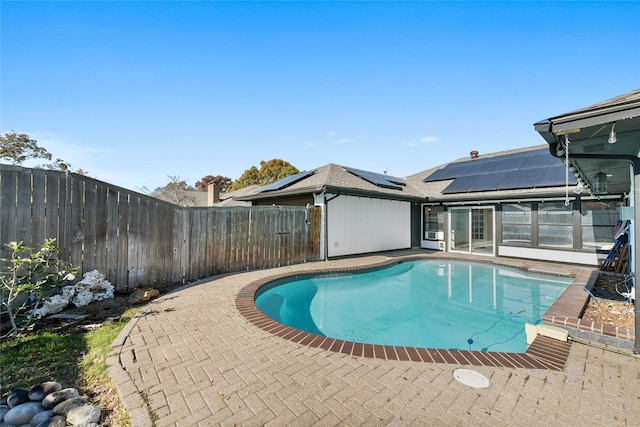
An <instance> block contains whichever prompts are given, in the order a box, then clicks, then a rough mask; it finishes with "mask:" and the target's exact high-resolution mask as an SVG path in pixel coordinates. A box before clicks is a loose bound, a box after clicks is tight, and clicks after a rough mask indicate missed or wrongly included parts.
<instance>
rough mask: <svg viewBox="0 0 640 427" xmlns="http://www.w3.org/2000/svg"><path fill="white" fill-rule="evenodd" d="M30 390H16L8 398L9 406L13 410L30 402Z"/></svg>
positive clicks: (20, 388)
mask: <svg viewBox="0 0 640 427" xmlns="http://www.w3.org/2000/svg"><path fill="white" fill-rule="evenodd" d="M29 401H30V399H29V389H28V388H22V387H19V388H14V389H13V390H11V392H10V393H9V396H7V406H8V407H9V408H13V407H15V406H18V405H21V404H23V403H26V402H29Z"/></svg>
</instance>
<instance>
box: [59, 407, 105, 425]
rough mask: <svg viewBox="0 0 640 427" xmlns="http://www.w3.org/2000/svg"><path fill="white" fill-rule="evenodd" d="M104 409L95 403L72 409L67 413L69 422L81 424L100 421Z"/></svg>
mask: <svg viewBox="0 0 640 427" xmlns="http://www.w3.org/2000/svg"><path fill="white" fill-rule="evenodd" d="M100 415H102V411H100V408H98V407H97V406H93V405H84V406H79V407H77V408H73V409H71V410H70V411H69V412H68V413H67V423H69V424H71V425H72V426H81V425H87V424H91V423H97V422H98V421H100Z"/></svg>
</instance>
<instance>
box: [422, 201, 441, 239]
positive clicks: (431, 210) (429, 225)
mask: <svg viewBox="0 0 640 427" xmlns="http://www.w3.org/2000/svg"><path fill="white" fill-rule="evenodd" d="M423 230H424V238H425V239H426V238H427V232H428V231H440V232H443V231H444V208H443V207H442V206H425V207H424V229H423Z"/></svg>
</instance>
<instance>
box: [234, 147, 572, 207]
mask: <svg viewBox="0 0 640 427" xmlns="http://www.w3.org/2000/svg"><path fill="white" fill-rule="evenodd" d="M545 147H548V146H547V145H546V144H543V145H536V146H534V147H525V148H518V149H514V150H507V151H502V152H498V153H490V154H484V155H482V154H481V155H480V157H479V159H486V158H491V157H497V156H503V155H507V154H514V153H522V152H527V151H533V150H540V149H541V148H545ZM468 160H470V159H469V157H464V158H460V159H457V160H454V161H453V162H449V163H445V164H443V165H440V166H437V167H435V168H431V169H427V170H425V171H422V172H418V173H416V174H414V175H410V176H408V177H406V178H402V179H401V181H402V182H404V183H405V184H406V185H404V186H402V188H401V189H393V188H384V187H380V186H377V185H375V184H372V183H371V182H369V181H367V180H365V179H362V178H360V177H359V176H356V175H354V174H352V173H349V172H348V171H347V170H345V167H344V166H341V165H337V164H333V163H329V164H327V165H324V166H322V167H319V168H317V169H315V172H314V173H313V174H311V175H309V176H308V177H306V178H304V179H302V180H300V181H297V182H295V183H293V184H291V185H289V186H287V187H284V188H282V189H279V190H275V191H266V192H260V190H261V189H262V187H260V186H252V187H247V188H243V189H241V190H238V191H235V192H232V193H226V194H224V195H222V196H221V198H222V199H224V200H223V202H222V203H225V202H226V203H227V204H229V203H232V202H231V201H235V202H238V201H245V203H246V201H249V200H256V199H263V198H275V197H282V196H289V195H294V194H311V193H319V192H322V191H327V192H329V193H340V194H354V195H369V196H372V197H380V198H393V199H405V200H423V201H427V199H428V201H443V202H447V201H458V200H459V201H465V200H487V199H497V198H500V199H503V198H529V197H556V196H558V197H559V196H562V195H564V192H565V187H564V186H561V187H547V188H534V189H530V188H528V189H519V190H501V191H483V192H473V193H460V194H443V190H444V189H445V188H446V187H447V186H448V185H449V184H450V183H451V182H452V180H445V181H435V182H423V180H424V179H425V178H426V177H428V176H429V175H431V174H432V173H433V172H435V171H437V170H439V169H442V168H444V167H445V166H447V165H449V164H453V163H458V162H463V161H468ZM381 176H382V175H381ZM575 188H576V186H575V185H572V186H570V188H569V191H570V192H573V190H574V189H575Z"/></svg>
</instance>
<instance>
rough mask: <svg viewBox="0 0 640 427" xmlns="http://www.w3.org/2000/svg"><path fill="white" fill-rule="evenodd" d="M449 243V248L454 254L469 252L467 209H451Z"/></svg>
mask: <svg viewBox="0 0 640 427" xmlns="http://www.w3.org/2000/svg"><path fill="white" fill-rule="evenodd" d="M450 223H451V230H450V233H449V236H451V242H450V244H449V248H450V250H451V251H455V252H470V246H469V241H470V233H469V232H470V229H469V209H467V208H455V209H451V222H450Z"/></svg>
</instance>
